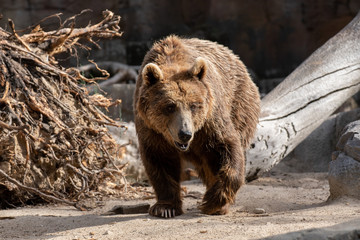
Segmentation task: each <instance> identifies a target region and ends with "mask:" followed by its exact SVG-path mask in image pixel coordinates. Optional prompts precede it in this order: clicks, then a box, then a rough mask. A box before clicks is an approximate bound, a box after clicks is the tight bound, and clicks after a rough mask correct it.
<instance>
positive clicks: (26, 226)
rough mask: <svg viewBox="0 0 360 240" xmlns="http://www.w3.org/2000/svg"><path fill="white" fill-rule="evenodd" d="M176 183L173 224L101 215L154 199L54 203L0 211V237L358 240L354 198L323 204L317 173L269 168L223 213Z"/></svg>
mask: <svg viewBox="0 0 360 240" xmlns="http://www.w3.org/2000/svg"><path fill="white" fill-rule="evenodd" d="M183 185H184V186H186V189H187V192H188V195H187V196H186V197H185V198H184V209H185V211H186V213H185V214H184V215H182V216H179V217H176V218H174V219H158V218H154V217H150V216H149V215H147V214H133V215H111V216H104V215H103V213H105V212H107V211H109V210H110V209H112V208H113V207H114V206H116V205H121V204H138V203H146V202H148V203H150V204H152V203H154V199H151V200H132V201H115V200H111V201H106V202H104V206H103V207H99V208H96V209H94V210H92V211H84V212H82V211H78V210H76V209H74V208H72V207H69V206H61V205H47V206H38V207H25V208H18V209H12V210H1V211H0V239H71V240H73V239H98V240H103V239H104V240H105V239H132V240H136V239H142V240H144V239H263V238H266V237H270V236H273V237H272V238H271V239H327V237H334V236H335V235H336V236H340V235H339V233H340V234H341V233H342V232H350V231H353V232H352V234H355V235H356V234H358V235H357V237H359V236H360V207H359V206H360V205H359V204H360V201H358V200H353V199H347V198H344V199H340V200H336V201H333V202H331V203H329V202H327V198H328V196H329V186H328V182H327V179H326V174H325V173H286V174H284V173H280V172H274V171H273V172H272V173H269V174H268V175H267V176H264V177H262V178H261V179H258V180H256V181H254V182H252V183H250V184H248V185H246V186H244V187H243V188H242V189H241V190H240V191H239V192H238V194H237V199H236V203H235V204H234V205H233V206H232V208H231V213H230V214H228V215H226V216H207V215H203V214H201V213H200V211H199V210H198V209H197V205H198V203H199V202H200V200H201V194H203V193H204V190H205V189H204V187H203V186H202V184H201V183H200V182H199V181H197V180H194V181H189V182H185V183H184V184H183ZM256 208H262V209H263V210H264V211H265V212H263V213H260V214H259V213H258V214H256V213H255V212H257V211H260V212H261V211H262V210H261V209H260V210H259V209H257V210H255V209H256ZM355 229H357V232H356V231H355V232H354V230H355ZM316 234H318V235H316ZM309 236H310V238H306V237H309ZM314 236H315V237H314ZM316 236H317V237H316ZM319 236H321V237H319ZM338 239H342V238H338ZM350 239H351V238H350ZM354 239H358V238H354Z"/></svg>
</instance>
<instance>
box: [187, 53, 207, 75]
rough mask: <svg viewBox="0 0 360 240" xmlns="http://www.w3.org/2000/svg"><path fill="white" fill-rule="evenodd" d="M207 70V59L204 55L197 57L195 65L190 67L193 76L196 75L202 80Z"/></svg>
mask: <svg viewBox="0 0 360 240" xmlns="http://www.w3.org/2000/svg"><path fill="white" fill-rule="evenodd" d="M206 70H207V65H206V61H205V59H204V58H202V57H197V58H196V59H195V63H194V65H193V66H192V67H191V69H190V73H191V74H192V75H193V76H196V77H198V78H199V79H200V80H202V79H203V78H204V76H205V74H206Z"/></svg>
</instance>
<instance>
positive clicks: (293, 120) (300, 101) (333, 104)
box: [246, 13, 360, 181]
mask: <svg viewBox="0 0 360 240" xmlns="http://www.w3.org/2000/svg"><path fill="white" fill-rule="evenodd" d="M359 39H360V13H358V14H357V16H356V17H355V18H354V19H353V20H352V21H351V22H350V23H349V24H348V25H347V26H346V27H345V28H344V29H343V30H341V31H340V32H339V33H338V34H336V35H335V36H334V37H333V38H331V39H330V40H329V41H327V42H326V43H325V44H324V45H323V46H322V47H320V48H319V49H318V50H317V51H315V52H314V53H313V54H312V55H311V56H310V57H309V58H308V59H307V60H306V61H304V62H303V63H302V64H301V65H300V66H299V67H298V68H296V69H295V70H294V72H292V73H291V74H290V75H289V76H288V77H287V78H286V79H285V80H284V81H283V82H282V83H281V84H279V85H278V86H277V87H276V88H275V89H274V90H273V91H271V92H270V93H269V94H268V95H266V96H265V97H264V99H263V100H262V106H261V108H262V112H261V116H260V122H259V125H258V129H257V133H256V135H255V138H254V141H253V144H252V148H251V149H249V150H248V152H247V165H246V174H247V180H248V181H251V180H253V179H256V178H257V177H258V176H260V175H261V174H262V173H264V172H266V171H268V170H269V169H271V168H272V167H273V166H275V165H276V164H277V163H279V162H280V161H281V160H282V159H283V158H284V157H285V156H286V155H287V154H289V153H290V152H291V151H292V150H293V149H294V148H295V147H296V146H297V145H298V144H299V143H300V142H301V141H302V140H304V139H305V138H306V137H307V136H308V135H309V134H310V133H311V132H312V131H313V130H314V129H316V128H317V127H318V126H319V125H320V124H321V123H322V122H323V121H324V120H326V119H327V118H328V117H329V116H330V115H331V114H332V113H333V112H334V111H335V110H336V109H337V108H339V107H340V106H341V105H342V104H343V103H344V102H345V101H346V100H347V99H348V98H350V97H351V96H352V95H354V94H355V93H357V92H358V91H359V89H360V41H359Z"/></svg>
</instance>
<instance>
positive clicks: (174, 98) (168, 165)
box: [134, 36, 260, 217]
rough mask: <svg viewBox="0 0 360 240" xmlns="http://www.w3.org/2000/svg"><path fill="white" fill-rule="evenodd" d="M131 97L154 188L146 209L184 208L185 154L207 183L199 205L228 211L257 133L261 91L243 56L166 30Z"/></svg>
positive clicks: (168, 212)
mask: <svg viewBox="0 0 360 240" xmlns="http://www.w3.org/2000/svg"><path fill="white" fill-rule="evenodd" d="M140 72H141V74H140V75H139V78H138V81H137V84H136V91H135V98H134V109H135V124H136V130H137V134H138V138H139V147H140V154H141V158H142V161H143V163H144V166H145V169H146V172H147V174H148V176H149V179H150V182H151V184H152V186H153V188H154V190H155V193H156V196H157V203H156V204H155V205H154V206H152V207H151V208H150V212H149V213H150V214H151V215H153V216H158V217H174V216H175V215H180V214H182V213H183V211H182V200H181V197H180V179H181V170H182V161H183V160H186V161H190V162H192V163H193V164H194V166H195V167H196V170H197V171H198V173H199V176H200V178H201V179H202V180H203V182H204V184H205V185H206V187H207V191H206V193H205V196H204V198H203V203H202V204H201V206H200V209H201V210H202V212H203V213H206V214H226V213H227V212H228V207H229V204H230V203H232V202H233V201H234V198H235V194H236V192H237V190H238V189H239V188H240V186H241V185H243V184H244V175H245V157H244V151H245V149H246V148H247V147H248V146H249V143H250V140H251V138H252V137H253V135H254V132H255V129H256V125H257V122H258V115H259V111H260V99H259V94H258V90H257V88H256V86H255V84H254V83H253V82H252V81H251V79H250V77H249V74H248V72H247V70H246V67H245V66H244V64H243V63H242V62H241V61H240V60H239V58H238V57H237V56H235V55H234V54H233V53H232V52H231V51H230V50H229V49H228V48H226V47H224V46H222V45H219V44H217V43H214V42H210V41H205V40H199V39H195V38H193V39H182V38H179V37H176V36H169V37H167V38H165V39H163V40H161V41H159V42H157V43H155V44H154V46H153V47H152V49H151V50H150V51H149V52H148V53H147V54H146V56H145V58H144V61H143V65H142V67H141V71H140Z"/></svg>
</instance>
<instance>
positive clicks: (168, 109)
mask: <svg viewBox="0 0 360 240" xmlns="http://www.w3.org/2000/svg"><path fill="white" fill-rule="evenodd" d="M175 109H176V105H175V104H173V103H172V104H169V105H167V106H165V108H164V112H165V113H166V114H171V113H174V112H175Z"/></svg>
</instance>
